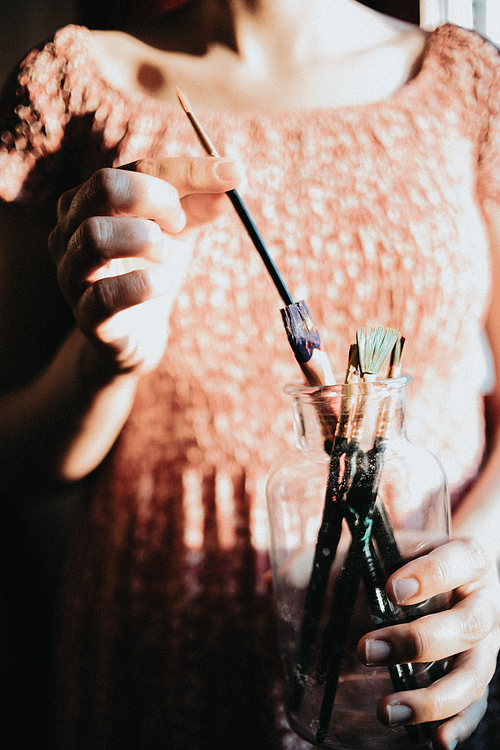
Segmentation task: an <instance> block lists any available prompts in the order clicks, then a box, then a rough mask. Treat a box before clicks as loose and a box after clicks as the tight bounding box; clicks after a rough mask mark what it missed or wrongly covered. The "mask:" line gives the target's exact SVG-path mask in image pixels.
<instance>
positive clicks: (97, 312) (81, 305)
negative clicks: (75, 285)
mask: <svg viewBox="0 0 500 750" xmlns="http://www.w3.org/2000/svg"><path fill="white" fill-rule="evenodd" d="M172 283H173V282H172V279H171V278H170V277H169V276H168V275H167V274H165V271H164V270H161V271H155V270H138V271H132V272H131V273H126V274H122V275H120V276H110V277H107V278H104V279H99V280H98V281H96V282H94V283H93V284H92V285H91V286H89V287H88V289H86V290H85V292H84V293H83V294H82V296H81V297H80V299H79V301H78V304H77V306H76V308H75V319H76V322H77V324H78V326H79V328H80V329H81V330H82V331H83V332H84V333H86V334H90V335H93V334H94V333H95V331H96V329H97V328H98V327H99V325H100V324H101V323H103V322H104V321H106V320H108V319H109V318H111V317H112V316H113V315H115V314H116V313H119V312H120V311H122V310H125V309H127V308H130V307H133V306H135V305H139V304H141V303H142V302H146V301H147V300H152V299H156V298H158V297H159V296H161V295H163V294H166V293H168V292H169V290H170V288H171V286H172Z"/></svg>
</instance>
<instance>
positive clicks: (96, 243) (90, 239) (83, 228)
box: [79, 216, 107, 249]
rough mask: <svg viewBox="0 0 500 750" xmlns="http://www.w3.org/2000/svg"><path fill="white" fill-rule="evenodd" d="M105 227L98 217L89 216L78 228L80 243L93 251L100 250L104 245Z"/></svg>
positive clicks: (104, 223)
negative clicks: (92, 248) (93, 249)
mask: <svg viewBox="0 0 500 750" xmlns="http://www.w3.org/2000/svg"><path fill="white" fill-rule="evenodd" d="M106 226H107V225H106V222H102V221H101V220H100V218H99V217H98V216H89V218H88V219H85V220H84V221H83V222H82V224H81V225H80V228H79V231H80V236H81V240H82V242H83V243H84V244H85V245H90V246H91V247H94V248H95V249H100V248H101V247H102V246H103V245H105V244H106V238H107V232H106Z"/></svg>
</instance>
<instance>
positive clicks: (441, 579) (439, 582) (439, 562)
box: [427, 555, 451, 590]
mask: <svg viewBox="0 0 500 750" xmlns="http://www.w3.org/2000/svg"><path fill="white" fill-rule="evenodd" d="M427 574H428V578H429V579H430V580H432V582H433V584H434V585H435V586H437V587H438V588H439V589H440V590H442V589H443V588H446V587H447V585H448V581H449V580H450V575H451V570H450V566H449V563H448V561H447V560H446V558H445V557H443V556H437V555H436V556H434V557H429V569H428V573H427Z"/></svg>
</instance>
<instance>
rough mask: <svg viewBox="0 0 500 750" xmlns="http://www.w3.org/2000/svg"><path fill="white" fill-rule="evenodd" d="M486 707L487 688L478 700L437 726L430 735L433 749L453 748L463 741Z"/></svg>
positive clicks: (452, 749) (483, 713)
mask: <svg viewBox="0 0 500 750" xmlns="http://www.w3.org/2000/svg"><path fill="white" fill-rule="evenodd" d="M487 707H488V689H486V690H485V692H484V694H483V695H482V696H481V698H479V700H477V701H474V703H472V704H471V705H470V706H467V708H464V710H463V711H459V713H458V714H457V715H456V716H453V717H452V718H451V719H449V720H448V721H445V722H444V723H443V724H440V725H439V727H437V729H436V730H435V732H434V734H433V737H432V747H433V750H454V749H455V748H456V747H457V745H459V744H460V742H465V740H466V739H467V738H468V737H470V736H471V734H472V733H473V732H474V730H475V729H476V728H477V727H478V725H479V722H480V721H481V719H482V718H483V716H484V715H485V713H486V709H487Z"/></svg>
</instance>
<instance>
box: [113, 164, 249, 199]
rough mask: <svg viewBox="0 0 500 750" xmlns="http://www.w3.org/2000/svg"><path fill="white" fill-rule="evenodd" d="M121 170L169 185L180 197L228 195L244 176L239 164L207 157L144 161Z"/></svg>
mask: <svg viewBox="0 0 500 750" xmlns="http://www.w3.org/2000/svg"><path fill="white" fill-rule="evenodd" d="M122 168H123V169H128V168H133V169H134V171H135V172H137V173H140V174H146V175H150V176H151V177H157V178H158V179H160V180H163V181H165V182H168V183H170V185H173V186H174V187H175V188H176V190H177V192H178V194H179V197H180V198H183V197H184V196H186V195H190V194H193V193H225V192H227V191H228V190H231V189H233V188H235V187H237V186H238V184H239V183H240V181H241V178H242V176H243V167H242V165H241V164H240V163H239V162H235V161H233V160H231V159H224V158H207V157H204V156H201V157H169V158H165V159H141V160H139V161H136V162H134V163H133V164H131V165H125V166H124V167H122Z"/></svg>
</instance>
